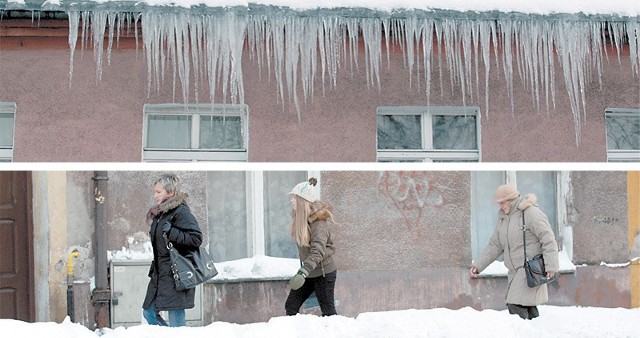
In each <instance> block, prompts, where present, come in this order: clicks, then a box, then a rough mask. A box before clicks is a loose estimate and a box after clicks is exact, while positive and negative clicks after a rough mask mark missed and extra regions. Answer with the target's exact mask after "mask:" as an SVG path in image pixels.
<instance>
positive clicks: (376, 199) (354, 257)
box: [322, 171, 471, 270]
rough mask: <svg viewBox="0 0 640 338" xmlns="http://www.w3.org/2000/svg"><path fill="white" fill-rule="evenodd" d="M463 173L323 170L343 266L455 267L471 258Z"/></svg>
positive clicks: (466, 179)
mask: <svg viewBox="0 0 640 338" xmlns="http://www.w3.org/2000/svg"><path fill="white" fill-rule="evenodd" d="M470 179H471V175H470V173H468V172H426V171H423V172H403V171H399V172H375V171H365V172H349V171H340V172H338V171H335V172H331V171H330V172H322V196H323V198H324V199H326V200H327V201H328V202H330V203H331V204H333V206H334V211H335V218H336V221H337V222H338V223H340V225H339V226H336V227H335V239H336V246H337V252H336V260H337V262H338V266H339V267H340V268H342V269H345V270H402V269H415V268H425V267H447V266H460V265H463V264H464V263H465V262H470V261H471V258H470V256H471V252H470V250H471V246H470V233H469V224H470V222H471V221H470V217H471V215H470V209H471V208H470V196H469V195H470V191H471V190H470Z"/></svg>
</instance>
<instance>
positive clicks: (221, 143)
mask: <svg viewBox="0 0 640 338" xmlns="http://www.w3.org/2000/svg"><path fill="white" fill-rule="evenodd" d="M242 148H243V141H242V119H241V118H240V116H211V115H209V116H207V115H202V116H201V117H200V149H242Z"/></svg>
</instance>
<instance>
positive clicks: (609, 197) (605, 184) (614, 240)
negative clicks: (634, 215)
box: [571, 171, 629, 265]
mask: <svg viewBox="0 0 640 338" xmlns="http://www.w3.org/2000/svg"><path fill="white" fill-rule="evenodd" d="M571 181H572V186H573V199H574V202H573V207H574V208H575V210H574V211H573V212H574V214H575V216H574V217H573V222H572V223H573V224H572V225H573V253H574V255H573V259H574V264H584V263H586V264H594V265H597V264H600V262H606V263H624V262H628V261H629V239H628V238H629V227H628V223H629V222H628V215H627V209H628V204H627V183H626V182H627V174H626V172H611V171H602V172H598V171H576V172H573V173H572V174H571Z"/></svg>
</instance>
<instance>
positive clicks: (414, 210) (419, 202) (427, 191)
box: [378, 171, 444, 232]
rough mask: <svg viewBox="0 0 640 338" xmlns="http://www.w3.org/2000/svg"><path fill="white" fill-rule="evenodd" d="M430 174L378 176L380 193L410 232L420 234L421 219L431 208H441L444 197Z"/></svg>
mask: <svg viewBox="0 0 640 338" xmlns="http://www.w3.org/2000/svg"><path fill="white" fill-rule="evenodd" d="M432 181H433V178H432V175H431V173H429V172H416V171H385V172H380V173H379V175H378V193H380V194H381V195H383V196H385V197H386V198H387V200H388V201H390V202H391V204H392V205H393V206H394V207H395V208H396V209H397V210H398V211H399V212H400V214H401V215H402V218H403V219H404V222H405V224H406V225H407V228H408V229H409V230H415V231H417V232H420V227H419V224H420V219H421V218H422V215H423V214H424V213H425V211H426V210H427V209H429V208H433V207H436V206H440V205H442V203H443V200H444V199H443V197H442V194H440V192H438V191H436V190H435V189H434V187H433V184H432Z"/></svg>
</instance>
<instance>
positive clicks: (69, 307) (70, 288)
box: [67, 250, 80, 323]
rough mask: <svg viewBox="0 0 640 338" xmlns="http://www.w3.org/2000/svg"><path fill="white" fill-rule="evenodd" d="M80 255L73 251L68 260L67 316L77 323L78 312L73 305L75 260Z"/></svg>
mask: <svg viewBox="0 0 640 338" xmlns="http://www.w3.org/2000/svg"><path fill="white" fill-rule="evenodd" d="M78 255H80V252H78V250H73V251H72V252H71V254H70V255H69V258H68V259H67V315H68V316H69V320H71V322H72V323H73V322H75V321H76V316H75V314H76V311H75V307H74V304H73V279H74V278H73V259H74V258H77V257H78Z"/></svg>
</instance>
